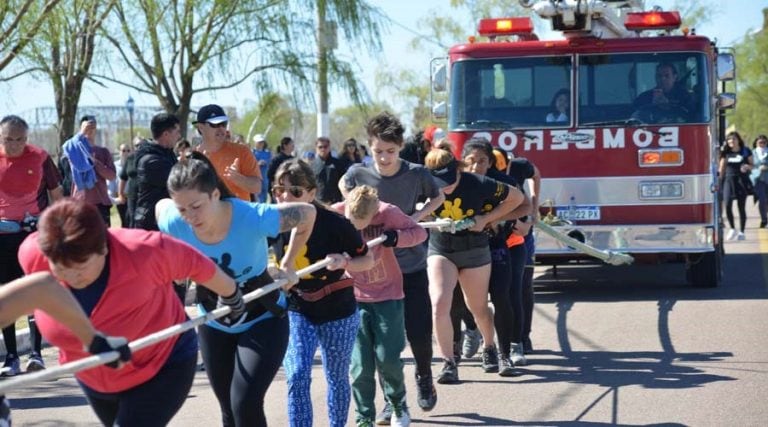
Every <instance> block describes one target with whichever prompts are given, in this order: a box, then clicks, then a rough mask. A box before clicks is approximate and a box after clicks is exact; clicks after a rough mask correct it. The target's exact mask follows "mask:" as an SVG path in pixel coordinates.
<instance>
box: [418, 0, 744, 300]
mask: <svg viewBox="0 0 768 427" xmlns="http://www.w3.org/2000/svg"><path fill="white" fill-rule="evenodd" d="M521 3H522V4H523V5H524V6H526V7H531V8H532V10H533V11H534V12H535V13H537V14H538V15H539V16H541V17H544V18H546V19H549V20H551V22H552V26H553V29H554V30H557V31H560V32H562V34H563V35H564V38H562V39H558V40H539V39H538V37H537V36H536V35H535V34H534V32H533V24H532V20H531V19H530V18H508V19H483V20H482V21H481V22H480V25H479V31H478V32H479V35H480V36H482V37H484V38H487V41H475V40H472V39H471V38H470V40H469V42H468V43H465V44H461V45H457V46H454V47H452V48H451V49H450V51H449V56H448V58H447V59H445V60H444V63H443V64H440V62H439V61H437V62H435V61H433V75H432V89H433V92H435V93H434V94H433V96H436V97H438V96H440V94H439V92H441V91H444V92H447V95H444V96H445V100H446V102H445V103H440V104H436V105H435V108H434V109H433V110H434V111H433V112H434V113H435V116H436V117H440V116H442V117H446V118H447V122H448V123H447V127H448V129H449V132H448V139H449V141H450V142H451V143H452V144H453V146H454V147H455V149H456V151H457V153H458V154H460V152H461V149H462V146H463V144H464V142H465V141H466V140H468V139H469V138H473V137H483V138H486V139H488V140H490V141H491V142H492V143H493V144H494V145H495V146H498V147H500V148H502V149H504V150H506V151H508V152H511V153H513V154H514V155H515V156H517V157H525V158H528V159H529V160H531V161H532V162H533V163H534V164H535V165H536V166H537V167H538V168H539V170H540V171H541V175H542V188H541V194H540V195H539V203H540V208H541V213H542V214H546V213H547V212H550V211H551V212H552V213H554V214H555V215H557V217H559V218H560V219H562V220H564V221H565V225H562V226H560V227H558V228H559V230H560V231H561V232H563V233H564V234H567V235H568V236H570V237H573V238H576V239H577V240H580V241H582V242H584V243H586V244H588V245H591V246H593V247H595V248H597V249H600V250H609V251H620V252H624V253H628V254H633V255H639V254H643V255H641V256H640V258H642V259H643V260H649V259H652V260H661V261H663V260H670V259H684V260H685V263H686V271H687V279H688V281H689V282H691V283H693V284H694V285H697V286H708V287H712V286H718V285H719V283H720V281H721V276H722V268H721V263H722V257H723V250H722V225H721V221H720V212H719V203H718V195H719V193H718V191H719V190H718V185H717V182H718V181H717V163H718V153H719V145H720V141H722V140H723V139H722V134H723V132H724V127H725V119H724V113H723V110H725V109H727V108H731V107H733V105H734V104H735V96H734V95H733V94H731V93H723V89H724V82H725V81H727V80H731V79H733V78H734V76H735V65H734V61H733V55H732V54H730V53H722V52H720V51H719V50H718V48H717V47H716V46H715V44H714V43H713V42H712V41H711V40H709V39H708V38H706V37H702V36H699V35H695V34H694V33H693V32H690V31H688V30H687V29H682V30H680V29H679V27H680V26H681V19H680V15H679V14H678V13H677V12H665V11H661V10H658V9H655V10H651V11H643V10H642V1H638V0H627V1H599V0H595V1H579V0H555V1H550V0H545V1H538V2H536V1H524V0H523V1H521ZM665 79H666V80H667V82H664V80H665ZM670 80H671V83H670V82H669V81H670ZM558 98H559V99H558ZM558 103H560V108H558V105H557V104H558ZM536 237H537V242H536V253H537V260H540V261H543V262H545V263H546V262H556V263H560V262H563V261H567V260H570V259H574V258H577V257H579V254H577V253H576V252H575V251H574V250H573V249H571V247H569V246H568V245H567V244H565V243H562V242H561V241H559V240H557V239H555V238H552V237H550V236H548V235H545V234H543V233H538V234H537V236H536Z"/></svg>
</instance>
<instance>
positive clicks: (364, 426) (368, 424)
mask: <svg viewBox="0 0 768 427" xmlns="http://www.w3.org/2000/svg"><path fill="white" fill-rule="evenodd" d="M355 425H356V426H357V427H373V426H374V425H375V424H374V423H373V421H372V420H369V419H367V418H363V419H359V420H357V421H355Z"/></svg>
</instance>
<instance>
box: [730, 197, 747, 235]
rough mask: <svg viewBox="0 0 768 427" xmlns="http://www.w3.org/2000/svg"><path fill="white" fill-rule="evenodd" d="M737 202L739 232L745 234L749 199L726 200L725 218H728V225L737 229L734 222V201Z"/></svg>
mask: <svg viewBox="0 0 768 427" xmlns="http://www.w3.org/2000/svg"><path fill="white" fill-rule="evenodd" d="M734 200H736V207H737V208H738V209H739V231H741V232H742V233H743V232H744V228H745V227H746V226H747V198H746V197H738V198H736V199H725V216H726V217H727V218H728V225H730V226H731V228H736V227H735V226H734V222H733V201H734Z"/></svg>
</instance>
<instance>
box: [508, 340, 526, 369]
mask: <svg viewBox="0 0 768 427" xmlns="http://www.w3.org/2000/svg"><path fill="white" fill-rule="evenodd" d="M509 358H510V359H511V360H512V363H513V364H514V365H515V366H525V365H526V364H527V363H528V361H527V360H526V359H525V355H523V344H521V343H517V344H516V343H512V345H511V348H510V352H509Z"/></svg>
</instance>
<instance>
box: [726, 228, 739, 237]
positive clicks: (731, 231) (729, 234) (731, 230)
mask: <svg viewBox="0 0 768 427" xmlns="http://www.w3.org/2000/svg"><path fill="white" fill-rule="evenodd" d="M725 238H726V239H727V240H734V239H736V230H734V229H733V228H731V229H730V230H728V235H727V236H726V237H725Z"/></svg>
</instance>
